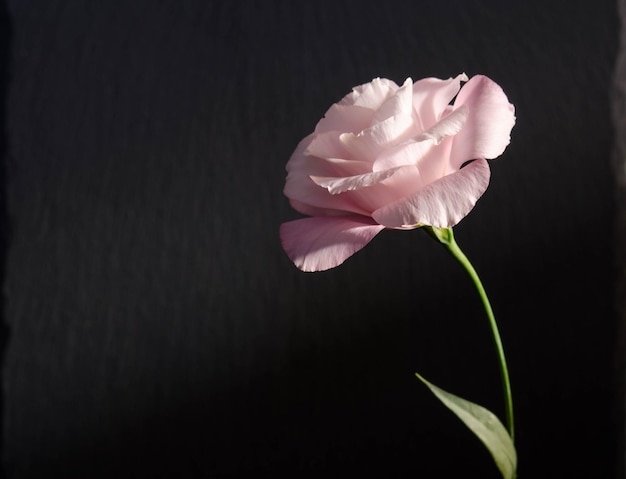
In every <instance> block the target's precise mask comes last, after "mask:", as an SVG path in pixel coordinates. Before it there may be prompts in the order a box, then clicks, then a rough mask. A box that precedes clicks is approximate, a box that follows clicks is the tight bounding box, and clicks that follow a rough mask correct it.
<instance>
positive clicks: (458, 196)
mask: <svg viewBox="0 0 626 479" xmlns="http://www.w3.org/2000/svg"><path fill="white" fill-rule="evenodd" d="M489 177H490V171H489V165H488V163H487V161H486V160H476V161H473V162H472V163H470V164H469V165H467V166H466V167H464V168H463V169H461V170H459V171H457V172H456V173H453V174H451V175H448V176H444V177H443V178H441V179H440V180H437V181H435V182H434V183H430V184H429V185H427V186H426V187H425V188H423V189H421V190H419V191H417V192H415V193H413V194H411V195H408V196H407V197H405V198H402V199H400V200H399V201H396V202H393V203H391V204H389V205H386V206H383V207H382V208H379V209H378V210H376V211H374V212H373V213H372V218H374V219H375V220H376V221H377V222H378V223H380V224H382V225H385V226H387V227H389V228H400V227H407V226H416V225H429V226H437V227H440V228H449V227H452V226H454V225H456V224H457V223H458V222H459V221H461V220H462V219H463V218H464V217H465V216H466V215H467V214H468V213H469V212H470V211H471V210H472V208H473V207H474V205H475V204H476V202H477V201H478V199H479V198H480V197H481V196H482V194H483V193H484V192H485V190H486V189H487V186H488V185H489Z"/></svg>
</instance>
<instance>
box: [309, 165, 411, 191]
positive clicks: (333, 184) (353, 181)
mask: <svg viewBox="0 0 626 479" xmlns="http://www.w3.org/2000/svg"><path fill="white" fill-rule="evenodd" d="M403 167H404V166H398V167H396V168H389V169H387V170H381V171H374V172H372V173H365V174H362V175H355V176H343V177H328V176H311V179H312V180H313V181H314V182H315V184H316V185H319V186H321V187H323V188H326V189H327V190H328V192H329V193H330V194H331V195H337V194H339V193H344V192H346V191H354V190H360V189H362V188H367V187H368V186H372V185H376V184H378V183H380V182H381V181H383V180H386V179H387V178H389V177H391V176H392V175H393V174H394V173H396V172H397V171H398V170H399V169H400V168H403Z"/></svg>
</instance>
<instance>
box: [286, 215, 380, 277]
mask: <svg viewBox="0 0 626 479" xmlns="http://www.w3.org/2000/svg"><path fill="white" fill-rule="evenodd" d="M383 229H384V226H381V225H377V224H375V223H373V222H372V221H371V219H370V218H366V217H358V216H335V217H329V218H303V219H300V220H295V221H289V222H287V223H283V224H282V225H280V238H281V242H282V245H283V248H284V250H285V252H286V253H287V256H289V258H290V259H291V261H293V262H294V264H295V265H296V266H297V267H298V268H299V269H301V270H302V271H307V272H313V271H324V270H327V269H330V268H334V267H335V266H339V265H340V264H341V263H343V262H344V261H345V260H346V259H348V258H349V257H350V256H352V255H353V254H354V253H356V252H357V251H359V250H360V249H361V248H363V247H364V246H365V245H366V244H367V243H369V242H370V241H371V240H372V239H373V238H374V236H376V235H377V234H378V233H379V232H380V231H381V230H383Z"/></svg>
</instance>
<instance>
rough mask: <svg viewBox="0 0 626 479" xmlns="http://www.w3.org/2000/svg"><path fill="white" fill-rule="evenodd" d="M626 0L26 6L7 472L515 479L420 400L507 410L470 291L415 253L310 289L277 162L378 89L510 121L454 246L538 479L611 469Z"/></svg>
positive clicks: (410, 245)
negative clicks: (285, 245) (444, 81)
mask: <svg viewBox="0 0 626 479" xmlns="http://www.w3.org/2000/svg"><path fill="white" fill-rule="evenodd" d="M616 9H617V7H616V5H614V2H613V1H608V0H599V1H595V2H592V3H590V2H586V1H583V0H569V1H551V2H544V1H525V2H521V1H520V2H513V1H497V0H480V1H478V0H476V1H468V0H465V1H457V0H450V1H426V0H421V1H418V0H413V1H396V0H391V1H386V2H375V1H371V0H360V1H346V0H336V1H333V2H324V1H308V2H300V1H286V0H284V1H278V0H277V1H226V0H224V1H200V0H197V1H193V0H189V1H184V2H179V1H176V0H171V1H155V0H137V1H132V2H128V1H121V0H107V1H103V2H98V1H91V2H89V1H80V0H64V1H60V0H10V1H8V2H7V4H6V5H4V6H3V10H5V11H6V14H5V17H4V18H5V21H3V23H2V38H3V48H4V50H3V52H4V53H6V55H4V56H3V57H2V58H4V61H3V64H2V68H3V69H5V71H6V72H8V76H5V78H6V80H5V86H6V88H5V90H6V99H5V100H4V103H3V105H4V106H3V110H4V113H5V114H4V115H3V117H4V119H3V120H2V121H3V123H2V126H3V127H4V130H5V133H4V134H3V138H4V140H3V143H4V145H3V148H2V153H3V157H4V164H5V168H4V169H5V170H6V172H7V174H6V175H5V176H6V180H7V181H6V185H7V186H6V191H7V195H6V196H7V205H8V206H7V207H6V209H5V213H3V214H4V218H5V220H4V224H5V228H4V231H5V232H6V234H5V238H7V240H8V247H7V249H6V255H5V257H6V266H5V268H4V271H5V274H4V310H3V311H4V323H5V326H6V329H7V331H8V334H7V335H5V337H6V338H7V340H6V342H5V344H6V346H5V347H4V354H3V358H4V364H3V385H4V392H3V441H2V442H3V457H4V461H3V466H4V471H5V473H6V475H7V476H8V477H13V478H27V477H28V478H30V477H55V476H57V477H93V478H99V477H103V478H104V477H107V478H109V477H120V478H122V477H142V478H143V477H150V478H153V477H185V478H187V477H193V478H195V477H216V478H226V477H283V476H284V477H333V476H338V477H341V476H354V477H483V478H487V477H497V473H496V471H495V468H494V467H493V465H492V463H491V460H490V458H489V456H488V455H487V453H486V452H485V451H483V449H482V447H481V446H480V444H479V443H478V441H477V440H476V439H474V438H473V437H472V436H471V434H470V433H469V432H467V431H466V430H465V429H464V427H463V426H462V425H460V423H458V421H457V420H456V419H455V418H454V417H453V416H452V414H451V413H449V412H448V411H447V410H444V408H443V407H442V406H441V405H440V404H438V403H437V402H436V401H435V400H434V399H433V398H432V397H431V396H430V394H429V393H428V392H427V391H426V390H425V388H424V387H423V386H421V385H419V384H418V383H417V380H416V379H415V378H414V376H413V372H414V371H420V372H421V373H422V374H424V375H425V376H426V377H428V378H430V379H431V380H433V382H435V383H436V384H438V385H440V386H442V387H445V388H447V389H448V390H451V391H453V392H456V393H458V394H460V395H462V396H464V397H467V398H468V399H472V400H474V401H476V402H479V403H480V404H483V405H485V406H487V407H489V408H490V409H492V410H494V411H495V412H497V413H498V414H502V406H501V402H502V401H501V397H500V384H499V381H498V372H497V367H496V362H495V355H494V352H493V348H492V345H491V340H490V336H489V330H488V328H487V323H486V320H485V318H484V314H483V312H482V310H481V308H480V304H479V302H478V299H477V297H476V295H475V294H474V291H473V290H472V287H471V285H470V283H469V281H468V279H467V278H466V277H465V276H464V274H463V272H462V271H461V270H460V268H459V267H458V266H457V265H456V264H455V263H454V261H453V260H452V259H451V258H449V257H448V256H447V255H446V254H445V251H443V249H441V248H440V247H439V246H437V245H436V244H434V242H432V240H430V239H429V238H428V237H426V235H424V234H423V233H422V232H420V231H412V232H383V233H382V234H381V235H379V237H377V238H376V239H375V240H374V242H373V243H372V244H370V245H369V246H368V247H367V248H365V249H364V250H363V251H361V252H360V253H358V254H357V255H356V256H354V257H353V258H352V259H350V260H349V261H348V262H347V263H346V264H344V265H343V266H341V267H340V268H338V269H335V270H332V271H329V272H326V273H317V274H304V273H301V272H299V271H297V270H296V269H295V267H294V266H293V265H292V264H291V263H290V262H289V260H288V259H287V258H286V256H285V255H284V253H283V251H282V250H281V247H280V244H279V240H278V234H277V231H278V226H279V224H280V223H281V222H283V221H286V220H289V219H293V218H296V217H297V214H296V213H295V212H293V211H292V210H291V209H290V208H289V206H288V204H287V201H286V200H285V198H284V197H283V195H282V187H283V182H284V176H285V172H284V165H285V163H286V161H287V159H288V157H289V155H290V153H291V151H292V150H293V148H294V147H295V145H296V144H297V142H298V141H299V140H300V139H301V138H302V137H303V136H304V135H306V134H308V133H309V132H310V131H311V130H312V129H313V127H314V125H315V123H316V122H317V121H318V119H319V118H320V117H321V115H322V114H323V113H324V111H325V109H326V108H327V107H328V106H330V104H331V103H332V102H334V101H337V100H338V99H339V98H341V97H342V96H343V95H344V94H345V93H347V92H348V91H349V90H350V88H351V87H352V86H354V85H357V84H359V83H363V82H366V81H369V80H371V79H372V78H373V77H376V76H381V77H388V78H391V79H393V80H395V81H396V82H402V81H403V80H404V79H405V78H406V77H407V76H411V77H412V78H413V79H418V78H421V77H425V76H439V77H445V78H447V77H449V76H452V75H456V74H458V73H459V72H462V71H464V72H466V73H467V74H468V75H470V76H471V75H473V74H477V73H483V74H486V75H489V76H491V77H492V78H493V79H494V80H496V81H497V82H498V83H499V84H501V85H502V86H503V88H504V89H505V91H506V92H507V94H508V96H509V98H510V100H511V101H512V102H513V103H514V104H515V105H516V109H517V125H516V126H515V128H514V130H513V133H512V143H511V145H510V147H509V148H508V149H507V151H506V153H505V154H504V156H503V157H502V158H501V159H499V160H497V161H495V162H492V172H493V173H492V184H491V186H490V188H489V189H488V191H487V193H486V194H485V196H484V197H483V199H481V200H480V202H479V203H478V205H477V207H476V209H475V210H474V211H473V212H472V213H471V214H470V215H469V216H468V217H467V218H466V219H465V220H463V222H462V223H461V224H460V225H459V226H458V227H457V228H456V229H455V230H456V235H457V239H458V241H459V243H460V245H461V246H462V247H463V248H464V249H465V250H466V252H467V254H468V255H469V256H470V258H471V259H472V260H473V262H474V264H475V266H476V267H477V269H478V270H479V272H480V273H481V276H482V277H483V280H484V282H485V284H486V287H487V289H488V292H489V293H490V297H491V299H492V302H493V305H494V309H495V311H496V316H497V318H498V319H499V322H500V325H501V330H502V334H503V339H504V342H505V346H506V349H507V353H508V358H509V363H510V370H511V376H512V382H513V389H514V396H515V401H516V415H517V425H518V439H517V442H518V452H519V455H520V468H519V469H520V477H522V478H523V477H527V478H534V479H536V478H543V477H546V478H558V477H563V478H565V477H567V478H574V477H581V478H589V477H594V478H595V477H598V478H599V477H613V474H614V472H615V470H616V462H617V461H616V459H617V456H618V449H617V446H616V441H617V439H618V435H617V420H618V419H619V414H617V412H618V409H619V408H616V401H615V397H614V395H613V393H612V391H613V386H614V375H613V367H612V365H613V351H614V343H615V341H614V334H613V332H614V329H615V317H614V313H613V309H612V307H611V301H612V299H611V298H612V288H613V281H612V279H613V267H612V247H613V245H612V234H611V225H612V221H613V209H614V204H613V194H612V191H613V183H612V178H611V172H610V154H611V146H612V140H613V131H612V126H611V123H610V115H609V87H610V81H611V74H612V68H613V64H614V61H615V56H616V53H617V36H618V27H619V25H618V20H617V14H616Z"/></svg>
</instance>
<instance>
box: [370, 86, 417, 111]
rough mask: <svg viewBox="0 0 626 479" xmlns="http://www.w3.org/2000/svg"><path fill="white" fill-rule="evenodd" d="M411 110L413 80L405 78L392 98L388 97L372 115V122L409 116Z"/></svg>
mask: <svg viewBox="0 0 626 479" xmlns="http://www.w3.org/2000/svg"><path fill="white" fill-rule="evenodd" d="M412 110H413V80H411V79H410V78H407V79H406V80H405V81H404V83H403V84H402V86H401V87H400V88H399V89H398V91H396V92H395V93H394V94H393V96H391V97H389V98H388V99H387V100H386V101H385V102H384V103H383V104H382V105H381V106H380V108H379V109H378V110H377V111H376V113H375V114H374V122H380V121H383V120H386V119H387V118H391V117H392V116H396V115H399V114H400V115H406V116H409V117H410V116H411V111H412Z"/></svg>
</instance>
